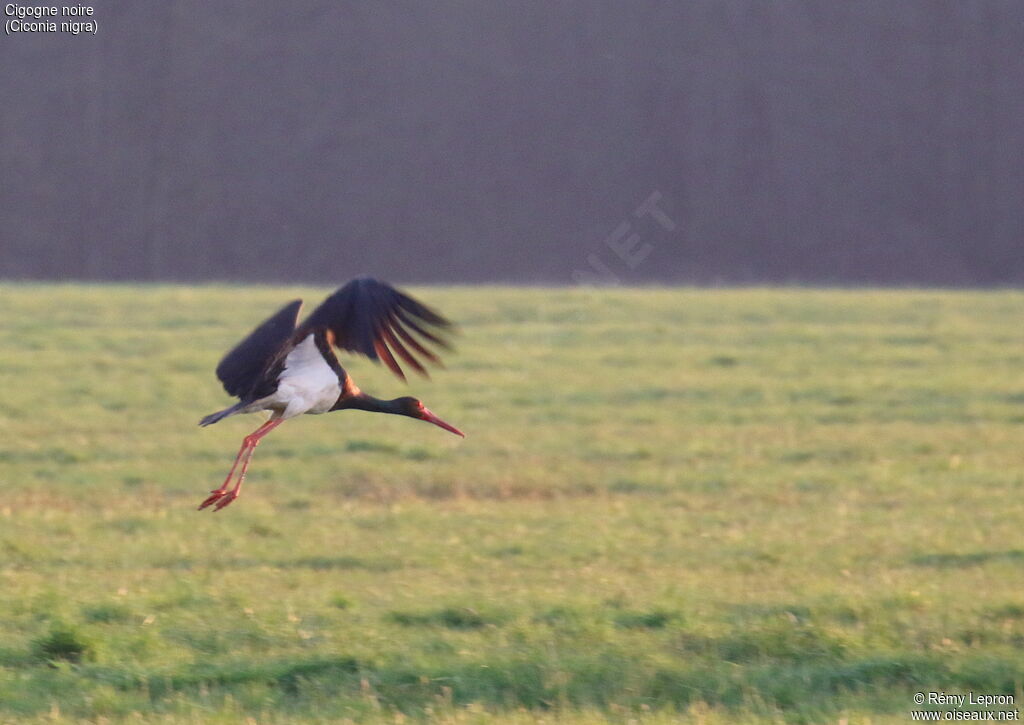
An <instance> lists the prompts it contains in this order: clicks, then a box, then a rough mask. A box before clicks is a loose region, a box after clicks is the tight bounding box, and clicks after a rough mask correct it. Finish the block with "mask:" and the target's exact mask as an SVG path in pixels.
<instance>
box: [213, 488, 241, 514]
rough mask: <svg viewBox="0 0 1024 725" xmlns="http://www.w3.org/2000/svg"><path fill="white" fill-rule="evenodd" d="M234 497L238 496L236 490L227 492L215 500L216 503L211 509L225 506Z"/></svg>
mask: <svg viewBox="0 0 1024 725" xmlns="http://www.w3.org/2000/svg"><path fill="white" fill-rule="evenodd" d="M236 498H238V491H229V492H228V493H226V494H225V495H224V496H222V497H221V499H220V501H218V502H217V505H216V506H214V507H213V510H214V511H220V510H221V509H222V508H224V507H225V506H227V505H228V504H229V503H231V502H232V501H234V500H235V499H236Z"/></svg>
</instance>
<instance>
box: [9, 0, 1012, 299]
mask: <svg viewBox="0 0 1024 725" xmlns="http://www.w3.org/2000/svg"><path fill="white" fill-rule="evenodd" d="M95 7H96V16H95V17H96V18H97V19H98V21H99V23H100V29H99V32H98V34H97V35H96V36H95V37H93V36H87V35H80V36H65V35H31V36H29V35H13V36H4V37H2V38H0V98H2V99H3V100H2V106H0V141H2V143H0V277H5V278H38V279H97V280H107V279H114V280H121V279H141V280H157V279H159V280H204V279H232V280H266V281H285V280H288V281H290V280H297V281H298V280H306V281H316V282H334V281H337V280H338V279H341V278H343V277H345V276H347V275H350V274H354V273H358V272H371V273H376V274H380V275H383V276H386V277H389V278H392V279H396V280H404V281H484V280H498V281H517V282H555V283H571V281H572V279H573V273H574V272H579V271H587V270H590V271H593V267H592V265H591V261H590V260H592V259H593V258H596V259H597V260H598V261H599V264H603V265H605V266H607V267H608V268H609V269H610V270H611V271H612V272H613V273H614V274H615V276H616V277H617V278H618V279H621V281H623V282H627V283H629V282H650V281H661V282H677V281H686V282H702V283H706V282H716V281H725V282H739V283H743V282H752V281H775V282H788V281H802V282H811V283H867V282H870V283H894V284H905V283H923V284H954V285H956V284H1020V283H1021V282H1024V243H1022V236H1021V230H1022V229H1024V123H1022V119H1024V90H1022V89H1024V53H1022V52H1021V51H1022V49H1024V4H1021V3H1019V2H1017V1H1016V0H986V1H982V0H900V1H899V2H893V0H855V1H853V2H834V1H833V0H777V1H771V2H765V1H764V0H691V1H687V2H660V1H655V0H631V1H630V2H625V1H618V0H559V1H558V2H552V0H530V1H522V2H520V1H515V0H514V1H513V2H509V3H491V2H475V3H474V2H457V1H455V0H439V1H438V2H429V3H423V2H393V3H392V2H386V3H384V2H381V3H376V2H375V3H360V2H339V1H338V0H317V1H310V2H298V3H281V2H265V1H264V0H256V1H254V2H245V3H239V2H208V1H207V0H131V1H129V0H107V1H104V0H99V1H98V2H97V3H96V5H95ZM653 192H658V193H660V194H661V197H662V200H661V202H660V204H661V208H662V209H663V210H664V213H665V214H666V215H667V216H668V217H669V218H670V219H671V220H672V223H673V228H672V230H671V231H669V230H668V229H667V228H666V227H664V226H661V225H658V224H656V223H654V222H655V220H654V219H653V217H650V216H648V217H645V218H641V217H638V216H637V215H636V214H635V213H634V212H635V210H636V209H637V207H638V206H639V205H640V204H641V203H642V202H643V201H644V200H645V199H647V198H648V197H649V196H650V195H651V194H652V193H653ZM626 222H629V223H630V224H631V229H630V232H631V233H636V234H637V235H638V237H639V240H638V241H635V244H634V247H633V249H634V250H636V249H639V248H641V247H643V245H648V246H647V247H645V248H647V250H648V253H647V254H646V255H644V258H643V259H642V260H641V261H639V262H637V263H636V264H626V263H625V262H624V261H623V259H624V258H623V257H622V255H621V254H617V253H616V252H615V251H614V250H613V249H611V248H610V247H609V246H608V245H607V244H606V241H605V240H606V239H607V238H608V237H609V235H611V234H612V233H613V231H615V230H616V229H617V228H618V227H619V226H620V225H621V224H623V223H626ZM624 243H625V242H622V241H620V242H619V244H624ZM613 244H614V242H613ZM627 251H628V250H627ZM636 258H637V256H634V257H633V259H636Z"/></svg>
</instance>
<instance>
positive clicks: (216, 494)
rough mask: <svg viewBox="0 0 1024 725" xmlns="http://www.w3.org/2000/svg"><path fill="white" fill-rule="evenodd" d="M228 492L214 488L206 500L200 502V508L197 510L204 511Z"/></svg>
mask: <svg viewBox="0 0 1024 725" xmlns="http://www.w3.org/2000/svg"><path fill="white" fill-rule="evenodd" d="M226 493H227V491H222V490H220V489H214V490H213V491H211V492H210V495H209V496H207V497H206V500H205V501H203V502H202V503H201V504H199V508H198V509H196V510H197V511H202V510H203V509H204V508H206V507H207V506H210V505H211V504H214V503H216V502H217V501H218V500H220V499H221V498H223V496H224V494H226Z"/></svg>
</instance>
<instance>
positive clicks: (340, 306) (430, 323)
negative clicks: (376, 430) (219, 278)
mask: <svg viewBox="0 0 1024 725" xmlns="http://www.w3.org/2000/svg"><path fill="white" fill-rule="evenodd" d="M317 328H325V329H326V330H328V331H330V333H331V334H332V335H333V337H334V344H335V345H336V346H337V347H339V348H341V349H342V350H347V351H349V352H354V353H359V354H360V355H365V356H366V357H368V358H370V359H371V360H375V361H377V362H383V363H384V364H385V365H387V366H388V368H389V369H390V370H391V371H392V372H393V373H394V374H395V375H397V376H398V377H399V378H401V379H402V380H405V373H403V372H402V368H401V366H400V365H399V363H398V361H397V360H396V359H395V358H396V356H397V357H398V358H401V359H402V361H403V362H405V363H406V364H407V365H408V366H409V367H411V368H412V369H413V370H415V371H416V372H418V373H420V374H421V375H423V376H424V377H429V376H428V375H427V370H426V368H425V367H424V366H423V364H422V363H421V362H420V361H419V359H418V357H419V358H423V359H424V360H428V361H430V362H432V363H434V364H435V365H440V364H441V361H440V360H439V359H438V357H437V355H436V354H435V353H433V352H431V351H430V350H429V349H428V348H427V345H428V344H430V343H432V344H434V345H437V346H440V347H444V348H448V347H450V345H449V344H448V342H447V341H446V339H445V335H446V334H447V333H449V332H451V328H452V324H451V323H450V322H449V321H448V320H446V319H445V318H444V317H442V316H441V315H440V314H438V313H437V312H435V311H434V310H432V309H430V308H429V307H427V306H426V305H424V304H422V303H420V302H417V301H416V300H414V299H413V298H412V297H410V296H409V295H407V294H405V293H404V292H399V291H398V290H396V289H395V288H394V287H392V286H391V285H388V284H386V283H384V282H381V281H379V280H376V279H373V278H371V277H358V278H356V279H354V280H352V281H351V282H348V283H347V284H346V285H345V286H343V287H341V288H340V289H339V290H338V291H337V292H335V293H334V294H332V295H331V296H330V297H328V298H327V299H326V300H324V301H323V303H322V304H321V305H320V306H319V307H317V308H316V309H315V310H313V312H312V313H311V314H310V315H309V317H308V318H306V320H305V322H303V323H302V325H301V326H300V328H299V330H300V332H299V333H298V334H297V335H296V337H301V336H304V335H305V334H307V332H308V331H309V330H314V329H317ZM413 333H415V336H414V334H413ZM417 356H418V357H417Z"/></svg>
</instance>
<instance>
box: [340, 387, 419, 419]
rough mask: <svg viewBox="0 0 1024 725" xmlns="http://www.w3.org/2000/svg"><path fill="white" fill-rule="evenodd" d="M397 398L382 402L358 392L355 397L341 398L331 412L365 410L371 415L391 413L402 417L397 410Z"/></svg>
mask: <svg viewBox="0 0 1024 725" xmlns="http://www.w3.org/2000/svg"><path fill="white" fill-rule="evenodd" d="M397 403H398V398H395V399H394V400H383V399H381V398H375V397H373V396H372V395H367V394H366V393H363V392H359V393H356V394H355V395H349V396H345V397H342V398H340V399H339V400H338V402H337V403H335V404H334V407H333V408H331V410H367V411H369V412H371V413H393V414H396V415H402V411H401V410H400V409H399V407H398V405H397Z"/></svg>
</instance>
